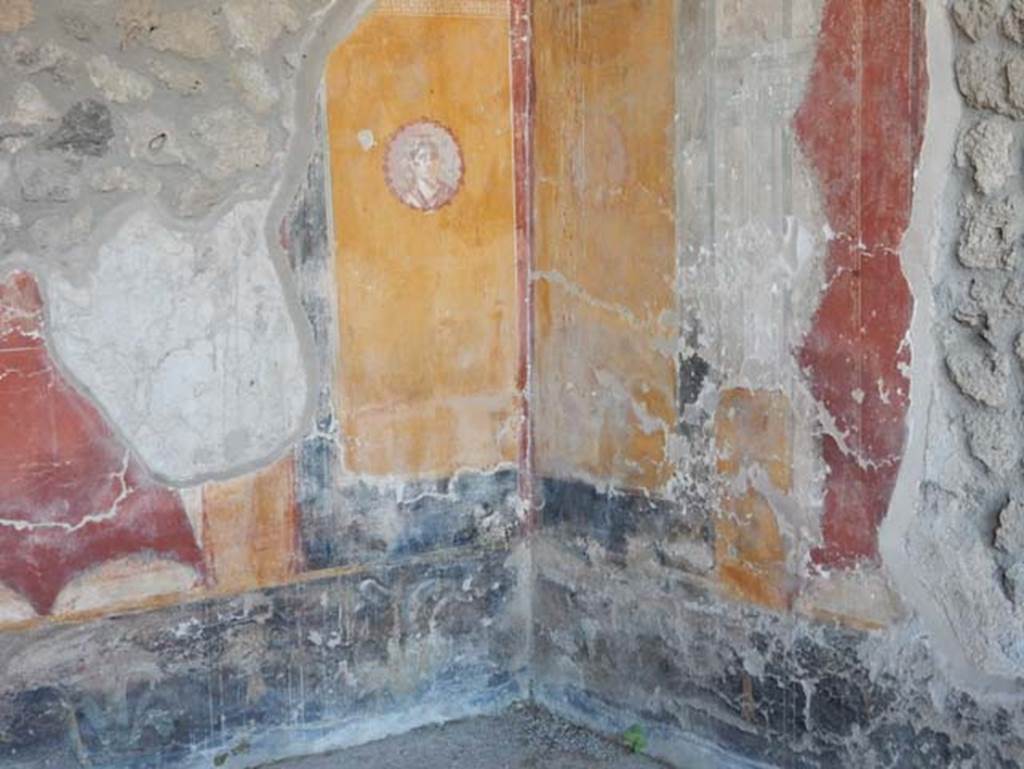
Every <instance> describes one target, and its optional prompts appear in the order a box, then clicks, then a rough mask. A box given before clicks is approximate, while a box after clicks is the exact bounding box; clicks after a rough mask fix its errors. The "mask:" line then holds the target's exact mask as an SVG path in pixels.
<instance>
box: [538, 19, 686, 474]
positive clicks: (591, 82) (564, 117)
mask: <svg viewBox="0 0 1024 769" xmlns="http://www.w3.org/2000/svg"><path fill="white" fill-rule="evenodd" d="M674 30H675V4H674V0H628V1H627V0H605V1H603V2H596V3H595V2H583V0H553V1H552V2H545V3H538V4H537V5H536V6H535V16H534V32H535V41H534V46H535V47H534V52H535V60H536V70H537V107H536V110H537V115H536V156H537V157H536V174H537V177H536V213H537V216H536V263H537V270H538V274H539V277H538V282H537V304H536V308H537V312H536V320H537V328H536V348H537V371H538V374H537V375H536V376H537V384H538V386H537V389H538V398H539V404H538V409H539V411H540V413H541V415H542V416H541V417H540V418H538V420H537V423H536V445H537V466H538V470H539V471H540V472H541V473H546V474H553V475H557V476H566V475H573V474H580V473H584V474H586V475H589V476H592V477H594V478H595V479H597V480H602V481H612V482H614V483H618V484H621V485H626V486H631V487H640V488H645V489H652V490H653V489H656V488H658V487H660V486H662V485H664V483H665V482H666V481H667V480H668V479H669V478H670V477H671V474H672V470H673V468H672V466H671V464H670V462H669V461H668V459H667V456H666V449H667V441H666V434H665V432H664V430H662V429H654V428H655V422H662V423H663V425H661V426H662V427H665V428H667V430H669V431H670V430H671V429H672V426H673V424H674V419H675V417H674V413H675V408H676V405H675V389H676V371H675V364H674V361H673V359H672V357H671V356H672V352H671V351H672V350H673V349H674V340H675V339H676V338H677V337H678V328H677V320H676V319H677V317H678V313H677V307H676V292H675V281H676V258H675V233H676V230H675V185H674V177H673V152H674V139H673V137H674V126H675V123H674V115H675V34H674ZM623 383H625V385H624V389H623ZM623 396H627V397H625V398H624V397H623ZM613 402H614V403H616V404H617V405H615V406H612V405H610V404H611V403H613ZM650 417H653V420H654V421H652V419H651V418H650ZM584 418H586V419H589V420H593V422H594V423H593V424H592V423H590V422H584V421H578V420H579V419H584ZM570 423H571V424H570Z"/></svg>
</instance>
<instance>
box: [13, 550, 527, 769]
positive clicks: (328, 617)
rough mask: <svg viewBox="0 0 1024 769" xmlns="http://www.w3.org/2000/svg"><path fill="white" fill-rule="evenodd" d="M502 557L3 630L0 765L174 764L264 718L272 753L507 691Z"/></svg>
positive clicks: (242, 739) (213, 749) (242, 734)
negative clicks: (353, 726) (274, 741)
mask: <svg viewBox="0 0 1024 769" xmlns="http://www.w3.org/2000/svg"><path fill="white" fill-rule="evenodd" d="M507 559H508V553H507V552H505V551H494V552H487V553H480V554H472V553H461V554H460V557H459V558H458V560H455V559H444V560H438V559H435V560H432V561H421V562H415V563H414V562H409V563H406V564H404V565H401V566H388V567H381V568H379V569H374V570H371V571H367V572H365V573H360V574H353V575H349V576H344V577H327V578H323V579H318V580H315V581H311V582H306V583H301V584H296V585H291V586H288V587H281V588H277V589H273V590H267V591H262V592H258V593H253V594H249V595H246V596H240V597H233V598H219V599H214V600H208V601H203V602H201V603H194V604H187V605H183V606H178V607H174V608H168V609H163V610H159V611H153V612H148V613H141V614H134V615H129V616H121V617H114V618H111V619H107V620H102V621H97V622H95V623H90V624H85V625H49V626H46V627H42V628H39V629H34V630H29V631H24V632H7V633H4V634H3V635H2V636H0V658H2V663H0V766H3V767H32V768H33V769H36V768H37V767H60V769H74V768H75V767H79V766H82V767H89V766H92V767H101V766H102V767H118V768H119V767H124V768H125V769H128V768H129V767H130V769H146V768H147V767H171V766H176V765H178V762H181V761H183V760H185V759H186V758H188V757H189V756H195V755H196V754H201V753H203V752H208V753H210V754H211V755H216V754H217V752H218V751H220V750H228V749H230V748H232V747H234V748H235V749H237V748H238V746H239V745H246V744H248V743H255V742H256V741H257V740H258V739H259V737H260V736H261V735H262V734H264V733H265V732H266V731H267V730H275V733H276V734H279V740H280V744H279V745H278V748H279V750H280V753H279V754H283V753H286V752H287V751H288V746H289V744H291V743H294V744H295V745H296V746H298V749H301V744H302V741H303V740H305V739H309V738H311V737H315V736H318V735H323V734H329V733H330V732H331V730H332V729H336V728H340V727H342V726H344V725H345V724H350V723H352V722H354V721H359V720H367V719H372V718H374V717H375V716H380V715H387V714H395V713H401V712H402V710H403V709H404V708H409V707H414V706H425V707H430V706H435V707H438V708H444V707H451V706H453V705H457V704H458V703H460V702H476V703H477V707H486V703H487V701H489V700H493V701H503V700H507V699H510V698H513V697H515V696H517V695H518V691H519V690H518V687H519V680H520V673H521V671H520V670H518V669H516V667H515V666H516V665H521V664H522V660H521V657H520V656H519V655H518V654H517V652H518V650H519V649H521V648H522V647H523V645H524V643H525V635H524V633H525V630H524V629H523V628H522V623H521V621H519V620H513V619H512V618H510V617H508V616H506V613H507V610H508V607H509V602H510V599H511V598H512V596H513V594H514V593H515V591H516V590H517V589H518V588H519V585H518V576H517V572H516V571H515V570H514V569H512V568H510V567H509V565H508V564H507ZM432 647H433V648H435V649H436V651H431V648H432ZM517 660H518V662H517ZM439 712H440V711H439Z"/></svg>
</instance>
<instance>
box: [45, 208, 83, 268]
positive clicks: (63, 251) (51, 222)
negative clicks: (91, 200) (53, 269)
mask: <svg viewBox="0 0 1024 769" xmlns="http://www.w3.org/2000/svg"><path fill="white" fill-rule="evenodd" d="M93 220H94V212H93V209H92V208H91V207H90V206H87V205H86V206H82V207H81V208H79V209H77V210H76V211H75V212H74V213H72V214H70V215H69V214H52V215H47V216H42V217H40V218H38V219H36V220H35V221H34V222H32V224H31V225H30V226H29V235H30V236H31V238H32V242H33V244H34V246H35V251H36V253H37V254H38V255H40V256H42V257H49V258H53V259H54V260H60V261H64V260H66V259H67V257H68V253H67V252H68V251H69V250H70V249H71V248H73V247H75V246H78V245H80V244H82V243H83V242H84V241H85V240H86V239H87V238H88V237H89V234H90V233H91V232H92V225H93Z"/></svg>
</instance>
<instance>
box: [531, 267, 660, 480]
mask: <svg viewBox="0 0 1024 769" xmlns="http://www.w3.org/2000/svg"><path fill="white" fill-rule="evenodd" d="M536 307H537V318H538V333H539V334H540V335H541V338H542V339H543V340H544V343H543V344H539V345H538V346H537V361H536V365H537V369H538V370H539V371H540V373H541V377H540V381H539V383H538V387H537V390H536V393H535V394H536V399H535V403H536V409H537V412H536V413H537V419H536V425H537V429H536V441H537V443H536V446H537V454H538V465H539V468H540V471H541V472H542V473H544V474H549V475H554V476H556V477H572V476H579V475H581V474H582V475H583V476H584V477H589V478H593V479H595V480H598V481H603V480H609V479H611V480H614V481H616V482H617V483H619V484H620V485H622V486H625V487H628V488H639V489H654V488H657V487H659V486H660V485H661V484H663V483H664V482H665V480H666V479H667V478H669V477H670V476H671V473H672V466H671V464H670V462H669V461H668V459H667V457H666V449H667V441H668V436H669V435H670V434H671V432H672V430H673V429H674V428H675V364H674V361H673V358H672V356H671V355H670V354H665V353H659V352H658V351H656V350H655V349H654V347H653V340H651V339H648V338H645V335H644V332H643V329H642V328H639V327H637V325H636V324H635V323H631V322H630V321H629V320H628V319H627V318H625V317H623V316H622V315H621V314H620V313H617V312H615V311H613V310H611V309H609V308H607V307H604V306H602V305H600V304H595V303H594V302H592V301H587V300H586V298H585V297H580V296H577V295H574V294H572V293H569V292H567V291H566V290H565V288H564V287H563V286H561V285H560V284H559V283H552V282H550V281H547V280H541V281H540V282H539V283H538V284H537V292H536ZM552 374H554V375H552Z"/></svg>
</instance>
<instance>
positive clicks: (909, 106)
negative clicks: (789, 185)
mask: <svg viewBox="0 0 1024 769" xmlns="http://www.w3.org/2000/svg"><path fill="white" fill-rule="evenodd" d="M926 92H927V72H926V69H925V40H924V19H923V9H922V7H921V5H920V4H919V2H918V0H828V3H827V5H826V7H825V13H824V18H823V21H822V29H821V35H820V39H819V42H818V53H817V58H816V60H815V65H814V70H813V72H812V75H811V81H810V84H809V86H808V90H807V94H806V96H805V99H804V103H803V105H802V106H801V108H800V110H799V112H798V113H797V116H796V119H795V127H796V132H797V135H798V137H799V139H800V142H801V145H802V146H803V149H804V152H805V153H806V155H807V157H808V159H809V161H810V163H811V165H812V167H813V168H814V170H815V172H816V174H817V177H818V182H819V186H820V189H821V194H822V197H823V202H824V207H825V212H826V215H827V217H828V221H829V225H830V227H831V228H832V230H833V232H834V235H833V237H832V239H831V242H830V243H829V248H828V256H827V265H826V271H825V272H826V280H827V281H828V283H827V286H826V289H825V292H824V295H823V297H822V301H821V305H820V306H819V308H818V310H817V312H816V313H815V315H814V320H813V325H812V327H811V330H810V332H809V333H808V335H807V338H806V339H805V340H804V344H803V347H802V348H801V350H800V351H799V359H800V363H801V365H802V366H803V367H804V369H805V371H806V372H807V374H808V376H809V378H810V381H811V390H812V392H813V393H814V396H815V397H816V398H817V399H818V400H819V401H820V402H821V403H822V404H823V405H824V407H825V409H826V410H827V411H828V413H829V414H830V416H831V417H832V419H833V420H834V422H835V426H836V429H837V430H838V431H839V433H840V434H841V435H842V441H841V442H840V441H837V440H835V439H833V438H831V437H826V438H825V439H824V440H823V455H824V459H825V463H826V465H827V466H828V469H829V475H828V479H827V481H826V489H825V512H824V519H823V522H822V532H823V535H824V546H823V547H822V548H820V549H819V550H818V551H816V552H815V553H814V554H813V558H814V561H815V562H816V563H818V564H821V565H827V566H836V567H839V566H851V565H854V564H857V563H860V562H863V561H865V560H868V561H870V560H876V559H877V557H878V541H877V540H878V537H877V532H878V526H879V524H880V523H881V521H882V519H883V518H884V516H885V513H886V511H887V509H888V506H889V502H890V500H891V497H892V491H893V487H894V485H895V480H896V476H897V474H898V472H899V465H900V462H901V459H902V456H903V449H904V444H905V440H906V415H907V408H908V407H909V384H910V383H909V381H908V379H907V376H906V373H905V372H906V371H907V366H909V363H910V348H909V344H908V340H907V331H908V330H909V328H910V320H911V316H912V313H913V296H912V295H911V293H910V286H909V285H908V283H907V281H906V278H905V276H904V273H903V268H902V265H901V261H900V254H899V249H900V246H901V243H902V240H903V236H904V233H905V232H906V229H907V226H908V224H909V222H910V215H911V210H912V206H913V187H914V171H915V168H916V165H917V159H918V156H919V154H920V149H921V141H922V134H923V130H924V105H925V97H926Z"/></svg>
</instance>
